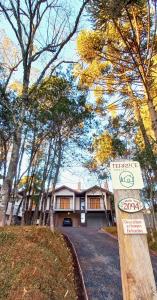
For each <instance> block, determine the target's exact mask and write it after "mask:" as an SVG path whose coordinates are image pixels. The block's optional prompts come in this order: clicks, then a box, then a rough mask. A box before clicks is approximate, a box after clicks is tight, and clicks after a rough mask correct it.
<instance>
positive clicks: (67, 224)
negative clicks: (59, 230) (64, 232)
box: [63, 218, 73, 226]
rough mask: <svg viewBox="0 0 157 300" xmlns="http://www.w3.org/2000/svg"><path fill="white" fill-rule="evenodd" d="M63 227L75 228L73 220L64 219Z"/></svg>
mask: <svg viewBox="0 0 157 300" xmlns="http://www.w3.org/2000/svg"><path fill="white" fill-rule="evenodd" d="M63 226H73V223H72V219H71V218H64V220H63Z"/></svg>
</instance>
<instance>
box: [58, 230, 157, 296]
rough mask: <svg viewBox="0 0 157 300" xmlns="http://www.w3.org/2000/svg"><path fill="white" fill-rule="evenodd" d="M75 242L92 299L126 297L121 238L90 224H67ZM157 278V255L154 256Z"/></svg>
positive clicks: (65, 231)
mask: <svg viewBox="0 0 157 300" xmlns="http://www.w3.org/2000/svg"><path fill="white" fill-rule="evenodd" d="M61 231H62V232H63V233H65V234H67V235H68V237H69V238H70V240H71V241H72V243H73V244H74V246H75V249H76V252H77V255H78V258H79V262H80V265H81V268H82V271H83V275H84V280H85V285H86V289H87V293H88V296H89V300H122V287H121V277H120V265H119V253H118V242H117V241H116V240H114V239H113V238H112V237H109V236H108V235H106V234H105V233H100V232H98V231H97V230H95V229H90V228H63V229H61ZM152 264H153V268H154V273H155V278H156V282H157V257H154V256H153V257H152Z"/></svg>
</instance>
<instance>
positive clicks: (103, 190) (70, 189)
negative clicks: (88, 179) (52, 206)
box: [50, 185, 112, 195]
mask: <svg viewBox="0 0 157 300" xmlns="http://www.w3.org/2000/svg"><path fill="white" fill-rule="evenodd" d="M63 189H67V190H69V191H71V192H73V193H76V194H78V195H81V194H84V193H86V192H89V191H91V190H93V189H99V190H101V191H102V192H105V193H106V194H112V193H111V192H110V191H108V190H106V189H103V188H101V187H100V186H98V185H94V186H92V187H90V188H88V189H84V190H81V191H78V190H75V189H72V188H69V187H68V186H66V185H62V186H60V187H58V188H56V189H55V192H58V191H60V190H63ZM50 194H51V192H50Z"/></svg>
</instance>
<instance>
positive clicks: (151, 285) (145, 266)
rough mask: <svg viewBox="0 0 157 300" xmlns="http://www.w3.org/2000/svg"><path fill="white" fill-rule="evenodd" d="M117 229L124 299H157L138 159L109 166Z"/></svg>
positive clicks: (113, 163)
mask: <svg viewBox="0 0 157 300" xmlns="http://www.w3.org/2000/svg"><path fill="white" fill-rule="evenodd" d="M110 169H111V177H112V184H113V189H114V200H115V210H116V220H117V230H118V241H119V254H120V266H121V278H122V290H123V300H157V291H156V284H155V279H154V274H153V269H152V264H151V260H150V255H149V249H148V243H147V235H146V232H147V231H146V227H145V222H144V216H143V213H142V208H143V204H142V202H141V200H140V189H141V188H143V181H142V175H141V171H140V166H139V163H138V162H134V161H119V162H117V161H116V162H112V163H111V165H110Z"/></svg>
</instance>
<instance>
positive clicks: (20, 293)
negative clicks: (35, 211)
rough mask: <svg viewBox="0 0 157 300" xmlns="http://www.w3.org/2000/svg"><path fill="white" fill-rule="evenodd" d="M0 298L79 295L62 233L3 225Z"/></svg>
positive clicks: (0, 232)
mask: <svg viewBox="0 0 157 300" xmlns="http://www.w3.org/2000/svg"><path fill="white" fill-rule="evenodd" d="M0 299H1V300H6V299H7V300H15V299H16V300H22V299H24V300H50V299H51V300H53V299H54V300H63V299H68V300H75V299H77V296H76V285H75V280H74V270H73V264H72V257H71V254H70V251H69V249H68V248H67V245H66V243H65V241H64V239H63V237H62V236H61V235H60V234H59V233H54V234H53V233H51V231H50V230H49V229H47V228H41V227H23V228H22V227H8V228H5V229H0Z"/></svg>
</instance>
